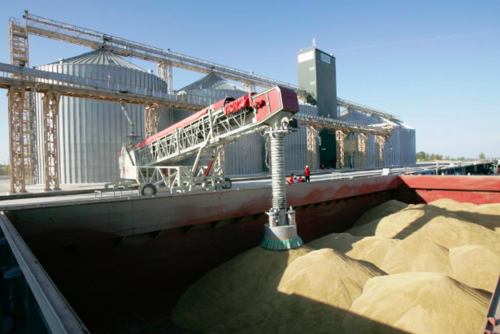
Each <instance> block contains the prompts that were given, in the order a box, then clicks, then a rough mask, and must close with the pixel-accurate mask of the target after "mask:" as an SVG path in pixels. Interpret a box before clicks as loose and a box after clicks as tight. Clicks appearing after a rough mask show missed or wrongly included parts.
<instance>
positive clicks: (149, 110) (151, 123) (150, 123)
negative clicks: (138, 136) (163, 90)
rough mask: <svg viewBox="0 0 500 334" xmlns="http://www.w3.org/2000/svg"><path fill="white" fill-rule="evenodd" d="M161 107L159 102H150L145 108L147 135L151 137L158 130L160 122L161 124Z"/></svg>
mask: <svg viewBox="0 0 500 334" xmlns="http://www.w3.org/2000/svg"><path fill="white" fill-rule="evenodd" d="M161 114H162V112H161V109H160V108H159V107H158V104H156V103H154V104H150V105H148V106H146V107H145V108H144V120H145V123H146V137H145V138H149V137H151V136H152V135H154V134H156V133H157V132H158V124H160V118H161Z"/></svg>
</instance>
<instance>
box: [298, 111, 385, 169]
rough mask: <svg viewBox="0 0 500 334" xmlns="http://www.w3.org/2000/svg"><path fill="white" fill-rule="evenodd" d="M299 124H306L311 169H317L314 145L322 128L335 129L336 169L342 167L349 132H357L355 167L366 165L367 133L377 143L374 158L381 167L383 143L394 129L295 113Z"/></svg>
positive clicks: (343, 165) (343, 166)
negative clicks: (372, 136)
mask: <svg viewBox="0 0 500 334" xmlns="http://www.w3.org/2000/svg"><path fill="white" fill-rule="evenodd" d="M294 118H295V119H296V120H298V121H299V122H300V124H301V125H304V126H307V161H308V163H309V168H311V170H317V165H316V162H317V158H316V157H317V156H316V145H317V140H318V139H319V136H318V133H319V132H320V131H321V130H322V129H330V130H334V131H335V135H336V138H337V166H336V168H337V169H344V168H345V163H344V142H345V139H346V138H347V136H348V135H349V134H350V133H357V134H358V159H357V161H356V163H355V166H356V168H366V167H367V145H366V140H367V135H374V136H375V140H376V142H377V144H378V146H377V148H378V152H377V153H378V154H377V158H376V161H377V162H376V165H377V167H383V161H384V147H383V144H384V143H385V141H386V140H387V138H389V137H390V136H391V135H392V131H393V130H394V129H393V127H392V126H389V125H384V126H372V125H360V124H355V123H350V122H345V121H340V120H337V119H333V118H328V117H321V116H309V115H302V114H296V115H295V116H294Z"/></svg>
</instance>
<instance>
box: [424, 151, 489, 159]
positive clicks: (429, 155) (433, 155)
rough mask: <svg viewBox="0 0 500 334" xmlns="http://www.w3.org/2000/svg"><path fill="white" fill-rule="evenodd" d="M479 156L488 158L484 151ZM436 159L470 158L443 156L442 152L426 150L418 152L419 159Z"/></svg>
mask: <svg viewBox="0 0 500 334" xmlns="http://www.w3.org/2000/svg"><path fill="white" fill-rule="evenodd" d="M478 157H479V159H486V156H485V155H484V153H480V154H479V156H478ZM436 160H438V161H439V160H451V161H465V160H469V159H466V158H464V157H459V158H452V157H450V156H449V155H446V156H443V155H442V154H436V153H427V152H424V151H420V152H418V153H417V161H436Z"/></svg>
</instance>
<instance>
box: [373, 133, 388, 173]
mask: <svg viewBox="0 0 500 334" xmlns="http://www.w3.org/2000/svg"><path fill="white" fill-rule="evenodd" d="M386 140H387V138H386V137H384V136H375V146H376V149H377V154H376V155H375V166H376V167H378V168H383V167H384V145H385V142H386Z"/></svg>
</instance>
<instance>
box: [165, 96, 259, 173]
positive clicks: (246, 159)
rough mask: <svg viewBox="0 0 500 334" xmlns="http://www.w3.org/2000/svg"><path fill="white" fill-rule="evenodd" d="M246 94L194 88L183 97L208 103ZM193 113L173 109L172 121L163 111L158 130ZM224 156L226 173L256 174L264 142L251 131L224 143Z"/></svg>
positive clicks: (191, 100)
mask: <svg viewBox="0 0 500 334" xmlns="http://www.w3.org/2000/svg"><path fill="white" fill-rule="evenodd" d="M246 94H248V92H245V91H243V90H239V89H234V90H228V89H196V90H191V91H187V92H186V95H185V98H186V100H187V101H189V102H193V103H198V104H202V105H210V104H213V103H215V102H217V101H219V100H222V99H224V98H226V97H233V98H239V97H241V96H244V95H246ZM191 114H193V112H186V111H181V110H174V111H173V115H174V116H173V121H170V120H169V117H168V116H167V115H168V113H163V115H162V118H161V120H160V126H159V128H160V130H161V129H164V128H166V127H167V126H169V125H172V124H174V123H176V122H179V121H180V120H182V119H184V118H186V117H188V116H189V115H191ZM224 150H225V156H226V168H225V169H226V174H227V175H243V174H257V173H261V172H262V170H263V164H264V160H263V155H264V153H263V152H264V142H263V139H262V136H261V135H260V134H259V133H253V134H251V135H248V136H244V137H241V138H239V139H238V140H237V141H235V142H232V143H229V144H226V145H224ZM192 162H193V158H189V159H185V160H183V161H181V162H179V163H176V164H180V165H190V164H192Z"/></svg>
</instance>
